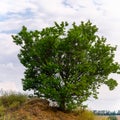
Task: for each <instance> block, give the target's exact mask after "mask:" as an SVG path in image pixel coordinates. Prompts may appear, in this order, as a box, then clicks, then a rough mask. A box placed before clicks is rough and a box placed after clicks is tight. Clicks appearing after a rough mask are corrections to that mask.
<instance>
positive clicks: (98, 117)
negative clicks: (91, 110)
mask: <svg viewBox="0 0 120 120" xmlns="http://www.w3.org/2000/svg"><path fill="white" fill-rule="evenodd" d="M108 117H109V116H97V117H96V120H107V118H108ZM116 117H117V120H120V115H119V116H116Z"/></svg>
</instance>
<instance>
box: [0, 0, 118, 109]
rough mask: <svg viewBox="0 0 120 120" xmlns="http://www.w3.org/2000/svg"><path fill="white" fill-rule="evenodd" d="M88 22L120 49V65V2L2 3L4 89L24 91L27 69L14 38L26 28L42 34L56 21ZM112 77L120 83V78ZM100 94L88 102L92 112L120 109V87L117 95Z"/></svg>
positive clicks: (5, 0) (18, 0)
mask: <svg viewBox="0 0 120 120" xmlns="http://www.w3.org/2000/svg"><path fill="white" fill-rule="evenodd" d="M87 20H91V22H92V23H93V24H95V25H97V27H98V28H99V32H98V34H99V35H101V36H104V37H106V38H107V43H110V44H111V45H112V46H114V45H117V46H118V47H117V51H116V56H115V61H117V62H119V63H120V33H119V31H120V0H0V89H3V90H15V91H22V83H21V78H23V77H24V74H23V73H24V67H23V66H22V65H21V64H20V62H19V60H18V58H17V54H18V52H19V48H18V47H17V46H16V45H15V44H14V43H13V41H12V38H11V35H12V34H16V33H17V32H19V31H20V30H21V27H22V26H23V25H25V26H26V27H27V28H28V29H29V30H35V29H38V30H41V29H42V28H43V27H47V26H51V25H53V23H54V21H57V22H61V21H68V22H69V23H70V24H72V22H76V23H77V24H79V23H80V22H81V21H87ZM112 77H113V78H115V79H116V80H117V81H118V83H120V75H112ZM99 92H100V94H99V99H98V100H92V99H90V100H89V101H88V102H87V104H88V106H89V108H90V109H100V110H101V109H106V110H118V109H120V85H118V87H116V89H115V90H114V91H109V90H108V88H107V87H106V86H102V87H101V89H100V90H99Z"/></svg>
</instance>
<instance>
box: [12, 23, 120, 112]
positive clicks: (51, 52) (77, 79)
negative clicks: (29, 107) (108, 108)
mask: <svg viewBox="0 0 120 120" xmlns="http://www.w3.org/2000/svg"><path fill="white" fill-rule="evenodd" d="M67 26H68V23H67V22H62V23H61V24H58V23H56V22H55V24H54V26H53V27H47V28H44V29H42V30H41V31H38V30H35V31H28V30H27V28H26V27H25V26H23V28H22V30H21V31H20V32H19V33H18V34H17V35H14V36H12V37H13V39H14V42H15V43H16V45H19V46H20V48H21V49H20V53H19V54H18V57H19V59H20V62H21V63H22V64H23V65H24V66H25V68H26V69H25V72H24V74H25V77H24V79H22V82H23V89H24V90H34V94H36V95H38V96H39V97H44V98H46V99H50V100H52V101H56V102H57V104H58V105H59V107H60V109H62V110H65V109H68V108H70V107H71V108H70V109H72V107H76V106H78V105H82V103H83V102H84V101H86V100H88V98H89V97H90V96H93V97H94V98H97V94H98V91H97V90H98V89H99V88H100V86H101V85H102V84H106V85H107V86H108V87H109V89H110V90H113V89H114V88H115V86H117V82H116V80H114V79H112V78H109V75H110V74H111V73H118V72H119V68H120V66H119V64H118V63H117V62H114V52H115V51H116V47H112V46H110V45H109V44H106V39H105V38H104V37H99V36H98V35H97V34H96V32H97V31H98V28H97V27H96V26H95V25H92V23H91V22H90V21H88V22H86V23H85V22H81V24H80V25H76V24H75V23H73V24H72V27H71V28H70V29H68V27H67ZM66 28H67V29H66Z"/></svg>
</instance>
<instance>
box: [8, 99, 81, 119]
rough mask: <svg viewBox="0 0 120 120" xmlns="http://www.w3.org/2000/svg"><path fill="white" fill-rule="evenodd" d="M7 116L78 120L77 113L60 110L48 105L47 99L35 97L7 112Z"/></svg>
mask: <svg viewBox="0 0 120 120" xmlns="http://www.w3.org/2000/svg"><path fill="white" fill-rule="evenodd" d="M8 117H9V118H10V119H12V120H79V115H77V113H72V112H71V113H70V112H62V111H60V110H58V109H57V108H55V107H54V108H53V107H50V106H49V102H48V101H47V100H42V99H37V98H36V99H34V100H30V101H28V102H26V103H25V104H24V105H22V106H21V107H20V108H18V109H17V110H13V111H10V112H8V113H7V115H6V118H8ZM6 120H8V119H6Z"/></svg>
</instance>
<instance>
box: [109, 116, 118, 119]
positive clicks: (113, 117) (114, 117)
mask: <svg viewBox="0 0 120 120" xmlns="http://www.w3.org/2000/svg"><path fill="white" fill-rule="evenodd" d="M108 120H117V117H116V116H109V117H108Z"/></svg>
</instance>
